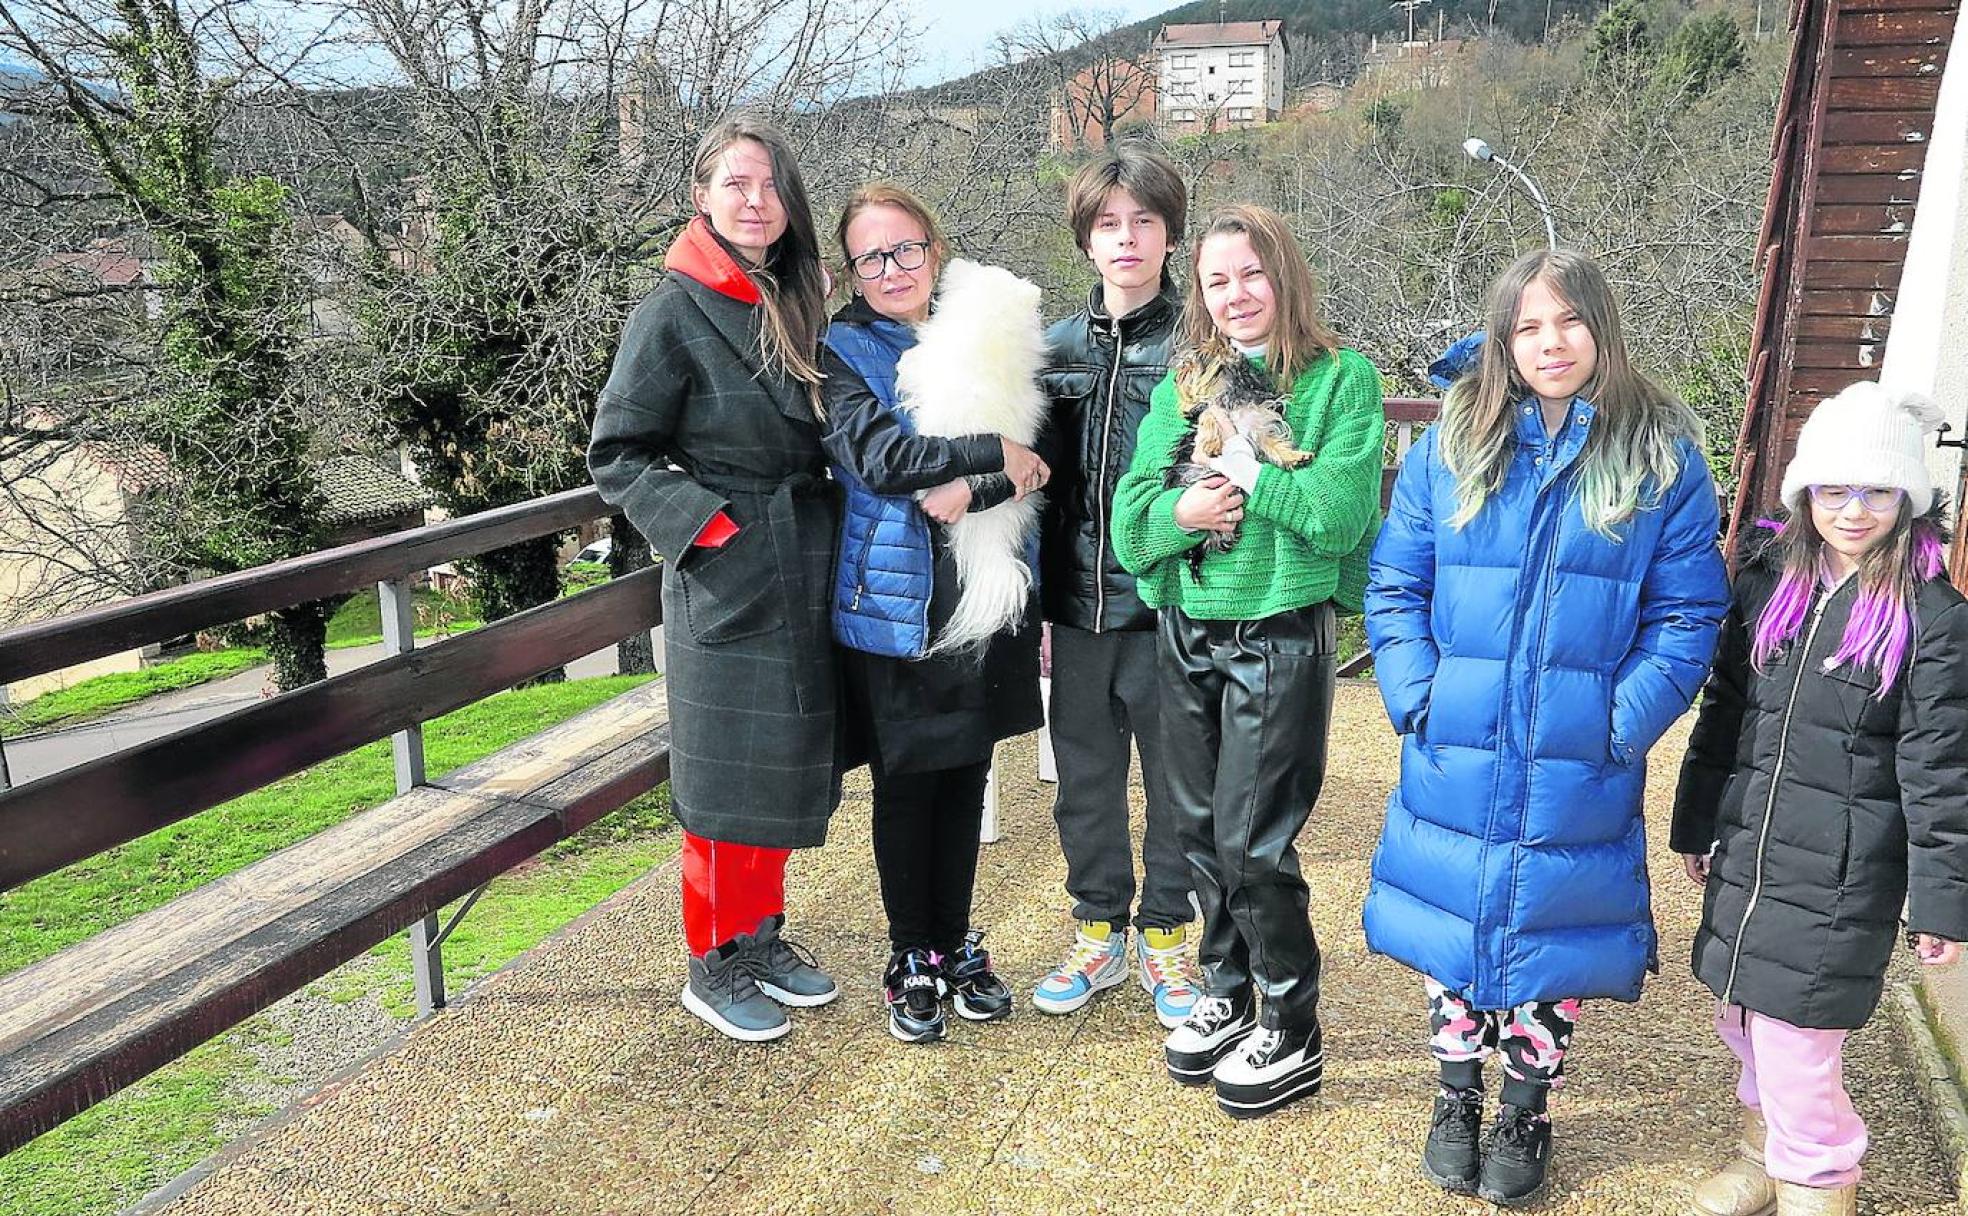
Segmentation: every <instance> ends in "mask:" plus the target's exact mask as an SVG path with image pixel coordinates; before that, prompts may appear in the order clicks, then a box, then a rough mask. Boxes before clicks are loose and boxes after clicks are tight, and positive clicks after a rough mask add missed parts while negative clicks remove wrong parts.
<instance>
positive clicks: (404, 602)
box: [376, 578, 444, 1017]
mask: <svg viewBox="0 0 1968 1216" xmlns="http://www.w3.org/2000/svg"><path fill="white" fill-rule="evenodd" d="M376 604H377V607H378V608H380V609H381V610H382V617H383V651H384V653H386V654H408V653H409V652H410V651H411V650H413V649H415V647H416V645H417V614H416V610H415V604H414V601H413V600H412V598H411V594H410V584H409V583H408V582H407V581H406V580H404V579H398V578H389V579H384V580H383V581H382V582H379V583H377V584H376ZM390 758H391V759H392V760H393V761H395V764H396V792H397V794H398V796H401V795H403V794H407V793H409V792H410V791H411V790H413V789H415V788H416V787H418V786H420V785H422V784H424V777H425V773H424V728H423V726H422V725H421V724H419V725H415V726H408V727H405V728H404V729H402V730H400V731H397V732H396V733H395V734H393V735H391V736H390ZM441 934H442V929H441V927H440V926H439V924H438V919H437V914H436V913H435V912H433V913H431V914H430V915H429V916H426V917H424V918H423V919H422V920H420V921H418V922H417V923H416V924H414V925H412V926H410V971H411V973H412V977H413V978H414V979H415V981H416V985H417V1016H419V1017H429V1016H430V1015H431V1014H432V1013H435V1012H436V1011H437V1010H439V1009H442V1008H444V949H443V946H442V945H441V944H440V938H441Z"/></svg>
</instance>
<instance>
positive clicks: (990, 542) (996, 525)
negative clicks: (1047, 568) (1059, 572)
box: [929, 494, 1041, 654]
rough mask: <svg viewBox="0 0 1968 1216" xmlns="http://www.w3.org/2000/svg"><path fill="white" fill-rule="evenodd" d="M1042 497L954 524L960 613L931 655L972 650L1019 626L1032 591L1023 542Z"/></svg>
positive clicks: (952, 546)
mask: <svg viewBox="0 0 1968 1216" xmlns="http://www.w3.org/2000/svg"><path fill="white" fill-rule="evenodd" d="M1040 502H1041V497H1040V496H1039V495H1037V494H1028V495H1026V496H1025V497H1024V498H1022V499H1019V500H1018V501H1016V502H1007V503H1000V504H999V505H997V506H995V507H992V508H991V509H990V510H988V511H973V512H971V513H969V514H967V515H965V516H964V517H963V518H962V519H960V520H958V521H957V522H956V523H955V524H953V525H951V527H950V532H949V544H950V553H951V555H952V556H954V557H955V558H956V559H957V585H958V586H959V587H961V588H963V591H962V593H961V594H960V595H959V596H958V597H957V607H956V611H955V612H954V613H952V614H951V616H950V620H949V623H947V624H946V625H944V626H943V628H942V630H941V631H940V632H939V633H938V635H937V638H936V642H935V644H934V645H932V646H931V647H930V649H929V652H930V653H931V654H946V653H951V652H959V651H965V650H970V649H972V648H973V647H978V646H982V645H983V644H984V643H986V642H988V641H990V639H991V637H992V635H994V634H996V633H998V632H999V631H1000V630H1003V629H1006V628H1008V627H1010V626H1012V625H1014V624H1016V623H1017V621H1018V619H1019V617H1021V616H1023V615H1024V613H1025V603H1026V600H1027V599H1028V597H1030V595H1031V593H1032V568H1031V567H1030V566H1029V565H1027V564H1026V562H1025V558H1024V549H1025V539H1026V538H1027V537H1028V536H1030V535H1031V534H1032V529H1033V528H1034V527H1036V526H1037V524H1038V520H1039V504H1040Z"/></svg>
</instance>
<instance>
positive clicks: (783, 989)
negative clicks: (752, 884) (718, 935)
mask: <svg viewBox="0 0 1968 1216" xmlns="http://www.w3.org/2000/svg"><path fill="white" fill-rule="evenodd" d="M785 926H786V918H785V916H784V915H783V914H780V915H774V916H768V917H766V918H765V922H764V923H763V924H761V925H760V926H759V927H758V933H757V935H756V936H754V937H753V939H752V953H753V954H754V955H755V956H756V957H757V958H758V961H759V965H760V967H761V968H762V970H763V974H762V975H760V976H759V978H758V986H759V991H760V992H763V993H764V994H765V995H767V996H769V997H771V998H772V999H773V1000H775V1001H778V1002H779V1003H780V1004H781V1005H797V1006H799V1007H801V1008H812V1007H813V1006H815V1005H824V1004H826V1003H827V1002H828V1001H831V1000H833V999H834V998H835V997H837V996H839V995H840V985H838V984H836V983H834V977H833V976H831V975H828V974H827V973H826V972H824V971H822V970H820V963H819V961H818V960H817V959H815V958H814V957H813V955H812V954H811V953H810V952H809V951H808V950H807V949H806V947H804V946H801V945H799V944H798V943H796V942H792V941H788V940H787V939H786V938H784V937H781V936H780V930H782V929H784V928H785Z"/></svg>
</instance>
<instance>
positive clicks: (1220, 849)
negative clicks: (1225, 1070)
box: [1159, 603, 1338, 1027]
mask: <svg viewBox="0 0 1968 1216" xmlns="http://www.w3.org/2000/svg"><path fill="white" fill-rule="evenodd" d="M1335 630H1336V623H1335V621H1334V618H1333V606H1332V605H1331V604H1330V603H1323V604H1314V605H1312V606H1311V607H1309V608H1298V609H1294V610H1292V611H1290V612H1281V613H1279V614H1278V615H1276V616H1271V617H1266V618H1264V619H1263V620H1257V621H1198V620H1192V619H1191V618H1190V617H1188V616H1186V615H1184V614H1183V612H1182V611H1181V610H1180V609H1177V608H1164V609H1163V610H1162V613H1161V625H1160V638H1159V644H1160V654H1159V657H1160V660H1161V663H1160V666H1161V681H1162V693H1163V701H1162V714H1161V719H1162V720H1161V726H1162V765H1163V769H1164V770H1165V772H1166V773H1167V780H1168V788H1169V795H1170V800H1171V802H1172V803H1173V804H1174V807H1175V811H1176V815H1177V816H1178V822H1179V823H1180V829H1179V830H1180V834H1181V840H1182V848H1183V852H1184V853H1186V854H1187V855H1188V857H1189V864H1190V867H1191V869H1192V870H1193V871H1194V878H1195V883H1196V899H1197V902H1198V903H1200V904H1201V905H1202V910H1203V937H1202V943H1201V945H1200V947H1199V948H1198V959H1199V961H1200V962H1201V963H1202V966H1203V975H1204V984H1205V987H1206V989H1207V991H1208V992H1209V993H1210V994H1211V995H1213V996H1232V995H1235V994H1237V993H1239V992H1241V991H1243V990H1244V989H1246V988H1248V987H1250V986H1251V985H1252V984H1253V983H1254V984H1255V985H1256V988H1257V991H1258V992H1260V993H1262V994H1263V995H1264V1005H1265V1022H1266V1024H1267V1025H1276V1026H1284V1027H1299V1026H1304V1025H1305V1024H1307V1023H1309V1022H1311V1021H1313V1020H1314V1019H1315V1018H1316V1016H1317V1011H1318V1004H1319V944H1318V942H1317V941H1316V940H1315V939H1314V938H1313V936H1312V922H1311V919H1310V917H1309V915H1308V914H1307V910H1306V904H1307V892H1306V887H1305V878H1304V876H1303V875H1302V874H1301V873H1300V872H1299V866H1298V850H1297V848H1296V847H1294V845H1293V841H1294V840H1296V839H1297V837H1298V833H1299V829H1301V828H1303V827H1304V826H1305V821H1306V819H1307V817H1308V816H1310V814H1311V812H1312V804H1313V803H1314V802H1315V801H1317V800H1318V797H1319V787H1320V786H1321V785H1322V784H1323V783H1324V781H1325V776H1326V732H1327V730H1328V728H1329V727H1330V726H1331V724H1332V702H1333V679H1334V673H1333V669H1334V665H1335V662H1334V659H1335V656H1334V652H1335V651H1336V650H1337V649H1338V638H1337V635H1336V632H1335Z"/></svg>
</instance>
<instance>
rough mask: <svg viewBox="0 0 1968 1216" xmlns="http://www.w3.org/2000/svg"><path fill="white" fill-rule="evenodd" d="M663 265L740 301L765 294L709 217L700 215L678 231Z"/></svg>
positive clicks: (752, 300)
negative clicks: (714, 229) (760, 293)
mask: <svg viewBox="0 0 1968 1216" xmlns="http://www.w3.org/2000/svg"><path fill="white" fill-rule="evenodd" d="M663 266H664V268H665V269H666V270H670V271H674V272H675V273H677V274H680V275H683V276H684V277H686V278H689V279H694V280H695V281H697V282H699V283H702V284H703V285H704V286H706V287H708V288H710V289H711V290H712V291H715V292H717V293H718V294H719V295H724V296H730V297H731V298H732V299H734V300H737V301H739V302H740V303H743V304H757V303H760V302H761V300H762V299H763V298H764V297H762V296H760V295H759V289H758V284H757V283H754V282H753V281H752V276H751V275H749V274H747V273H745V268H744V267H743V266H740V265H739V264H738V258H737V257H736V255H734V254H733V253H732V252H731V248H730V247H729V246H728V245H726V244H725V243H724V241H722V240H721V239H719V237H718V235H717V233H715V232H713V231H711V225H710V221H709V220H707V219H705V218H704V217H703V216H701V215H700V216H698V217H697V218H696V219H693V220H691V221H690V223H689V224H687V225H685V226H684V229H683V231H682V232H681V233H679V234H678V235H677V239H676V242H675V243H674V244H672V245H671V246H670V251H669V252H668V253H667V254H665V255H664V256H663Z"/></svg>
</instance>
